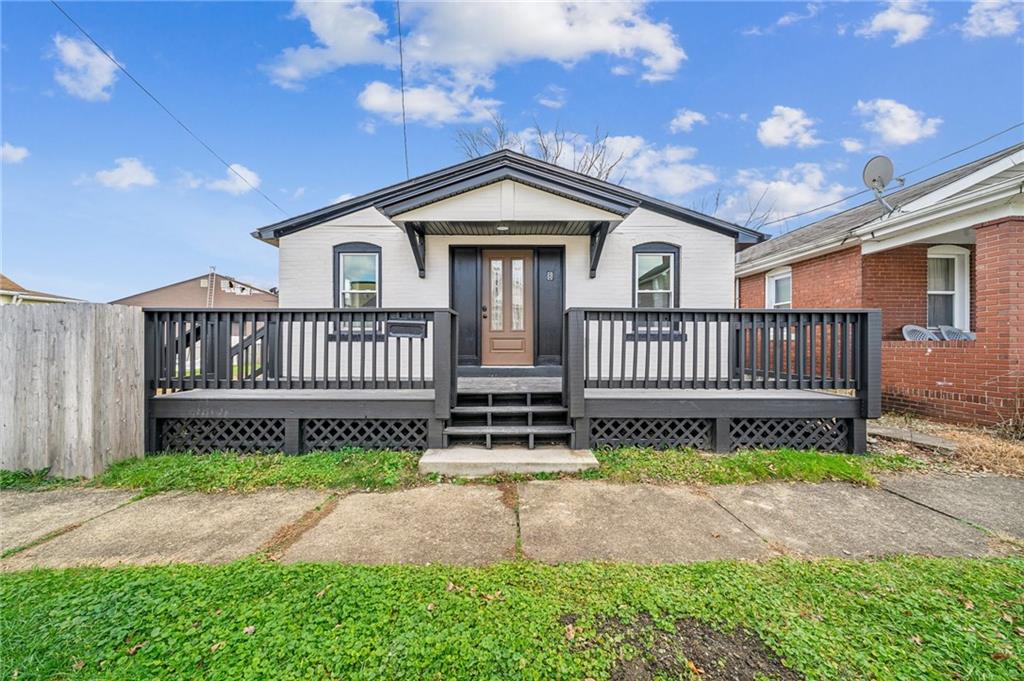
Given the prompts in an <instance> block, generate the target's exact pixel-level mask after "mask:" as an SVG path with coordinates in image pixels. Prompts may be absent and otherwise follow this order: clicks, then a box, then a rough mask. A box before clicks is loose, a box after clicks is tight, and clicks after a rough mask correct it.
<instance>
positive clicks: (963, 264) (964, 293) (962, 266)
mask: <svg viewBox="0 0 1024 681" xmlns="http://www.w3.org/2000/svg"><path fill="white" fill-rule="evenodd" d="M928 258H929V259H931V258H945V259H948V260H952V261H953V291H952V292H950V291H932V290H931V289H928V292H927V296H932V295H947V296H952V297H953V326H955V327H956V328H958V329H962V330H964V331H970V330H971V252H970V251H969V250H968V249H966V248H964V247H963V246H952V245H945V244H944V245H941V246H932V247H931V248H929V249H928ZM925 285H926V287H927V282H926V284H925ZM927 296H926V298H927ZM927 314H928V305H927V303H926V304H925V315H927ZM926 325H927V327H928V328H929V329H937V328H938V326H937V325H936V326H932V324H931V320H930V319H927V320H926Z"/></svg>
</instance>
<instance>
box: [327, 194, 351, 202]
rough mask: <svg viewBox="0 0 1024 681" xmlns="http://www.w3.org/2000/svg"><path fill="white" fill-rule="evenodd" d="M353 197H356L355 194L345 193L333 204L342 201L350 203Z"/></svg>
mask: <svg viewBox="0 0 1024 681" xmlns="http://www.w3.org/2000/svg"><path fill="white" fill-rule="evenodd" d="M353 197H355V194H352V193H351V192H345V193H344V194H341V195H339V196H337V197H336V198H335V199H334V201H333V202H332V203H341V202H342V201H348V200H349V199H351V198H353Z"/></svg>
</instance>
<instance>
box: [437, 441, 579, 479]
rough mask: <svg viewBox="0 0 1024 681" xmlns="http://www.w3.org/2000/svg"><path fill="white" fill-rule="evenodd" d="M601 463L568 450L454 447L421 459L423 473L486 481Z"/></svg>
mask: <svg viewBox="0 0 1024 681" xmlns="http://www.w3.org/2000/svg"><path fill="white" fill-rule="evenodd" d="M597 466H598V463H597V459H596V458H594V455H593V453H591V452H590V451H589V450H586V449H569V448H568V447H537V448H536V449H526V448H524V447H495V448H494V449H485V448H483V447H450V448H448V449H428V450H427V451H426V452H425V453H424V454H423V456H421V457H420V466H419V467H420V473H424V474H426V473H437V474H439V475H450V476H459V477H467V478H473V477H483V476H487V475H498V474H502V473H507V474H513V473H519V474H521V475H529V474H533V473H577V472H579V471H585V470H588V469H590V468H597Z"/></svg>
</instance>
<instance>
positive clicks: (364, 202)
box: [252, 149, 765, 244]
mask: <svg viewBox="0 0 1024 681" xmlns="http://www.w3.org/2000/svg"><path fill="white" fill-rule="evenodd" d="M502 180H513V181H516V182H520V183H522V184H525V185H528V186H531V187H535V188H537V189H541V190H544V191H548V192H551V193H553V194H556V195H558V196H563V197H565V198H568V199H571V200H573V201H578V202H580V203H584V204H587V205H590V206H595V207H597V208H601V209H603V210H606V211H608V212H611V213H615V214H616V215H621V216H626V215H628V214H629V213H631V212H633V210H635V209H636V208H646V209H647V210H651V211H654V212H656V213H661V214H663V215H667V216H669V217H673V218H677V219H680V220H685V221H686V222H689V223H691V224H695V225H698V226H700V227H704V228H706V229H711V230H714V231H716V232H720V233H723V234H727V235H729V236H732V237H734V238H736V239H737V240H738V241H740V242H741V243H744V244H753V243H757V242H759V241H761V240H762V239H764V238H765V237H764V235H762V234H760V233H759V232H757V231H755V230H752V229H747V228H745V227H740V226H739V225H734V224H732V223H730V222H726V221H725V220H719V219H718V218H715V217H712V216H710V215H704V214H703V213H698V212H697V211H694V210H690V209H688V208H683V207H682V206H677V205H675V204H673V203H669V202H668V201H662V200H661V199H656V198H654V197H651V196H647V195H645V194H641V193H639V192H636V191H633V190H631V189H627V188H626V187H622V186H619V185H617V184H613V183H611V182H606V181H604V180H598V179H597V178H594V177H590V176H589V175H584V174H582V173H577V172H574V171H572V170H567V169H565V168H562V167H561V166H557V165H555V164H553V163H547V162H544V161H540V160H538V159H535V158H531V157H529V156H526V155H524V154H520V153H517V152H514V151H510V150H508V149H502V150H500V151H495V152H493V153H491V154H487V155H486V156H481V157H479V158H474V159H472V160H469V161H465V162H463V163H459V164H456V165H453V166H449V167H448V168H444V169H442V170H438V171H435V172H432V173H427V174H426V175H421V176H419V177H414V178H412V179H411V180H406V181H405V182H399V183H398V184H393V185H391V186H390V187H385V188H383V189H378V190H377V191H373V192H370V193H368V194H363V195H362V196H357V197H354V198H351V199H348V200H346V201H342V202H340V203H336V204H333V205H330V206H327V207H325V208H320V209H318V210H314V211H310V212H309V213H304V214H302V215H298V216H296V217H293V218H288V219H287V220H282V221H280V222H275V223H274V224H271V225H267V226H266V227H261V228H260V229H257V230H256V231H254V232H253V233H252V235H253V236H254V237H255V238H257V239H260V240H262V241H267V242H270V243H276V240H277V239H278V238H280V237H282V236H285V235H288V234H293V233H295V232H298V231H300V230H303V229H306V228H308V227H312V226H314V225H317V224H320V223H322V222H326V221H327V220H331V219H334V218H337V217H341V216H343V215H348V214H349V213H354V212H356V211H359V210H363V209H365V208H370V207H374V208H376V209H377V210H379V211H380V212H381V213H383V214H384V215H385V216H387V217H391V216H393V215H398V214H400V213H404V212H406V211H410V210H412V209H414V208H418V207H420V206H424V205H427V204H429V203H433V202H435V201H440V200H442V199H446V198H449V197H451V196H455V195H456V194H461V193H463V192H467V191H471V190H473V189H477V188H479V187H483V186H485V185H488V184H492V183H494V182H500V181H502Z"/></svg>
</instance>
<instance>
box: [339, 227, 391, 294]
mask: <svg viewBox="0 0 1024 681" xmlns="http://www.w3.org/2000/svg"><path fill="white" fill-rule="evenodd" d="M381 273H382V272H381V249H380V246H378V245H376V244H370V243H366V242H363V241H350V242H348V243H344V244H338V245H337V246H335V247H334V307H340V308H344V309H352V308H355V309H358V308H374V307H380V306H381Z"/></svg>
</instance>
